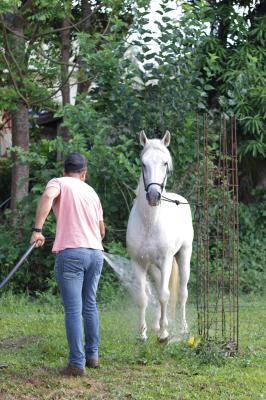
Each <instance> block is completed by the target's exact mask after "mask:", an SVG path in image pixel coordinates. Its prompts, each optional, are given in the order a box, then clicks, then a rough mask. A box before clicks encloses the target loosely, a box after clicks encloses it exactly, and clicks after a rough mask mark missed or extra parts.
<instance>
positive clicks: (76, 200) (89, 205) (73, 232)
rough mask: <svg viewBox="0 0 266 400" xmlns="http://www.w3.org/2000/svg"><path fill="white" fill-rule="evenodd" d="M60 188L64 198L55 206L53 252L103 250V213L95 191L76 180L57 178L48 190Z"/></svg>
mask: <svg viewBox="0 0 266 400" xmlns="http://www.w3.org/2000/svg"><path fill="white" fill-rule="evenodd" d="M49 187H56V188H58V189H59V190H60V195H59V196H58V197H57V198H56V200H55V203H54V204H53V211H54V213H55V216H56V238H55V242H54V246H53V252H58V251H61V250H64V249H66V248H79V247H85V248H92V249H99V250H103V247H102V243H101V234H100V228H99V222H100V221H102V220H103V212H102V207H101V203H100V200H99V197H98V195H97V194H96V192H95V191H94V189H93V188H92V187H90V186H89V185H87V184H86V183H85V182H83V181H81V180H80V179H77V178H74V177H62V178H54V179H52V180H50V181H49V182H48V184H47V187H46V188H49Z"/></svg>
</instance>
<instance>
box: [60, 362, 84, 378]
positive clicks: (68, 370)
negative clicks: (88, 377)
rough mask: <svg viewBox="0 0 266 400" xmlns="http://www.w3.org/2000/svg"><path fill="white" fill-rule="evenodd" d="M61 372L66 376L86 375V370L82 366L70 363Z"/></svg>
mask: <svg viewBox="0 0 266 400" xmlns="http://www.w3.org/2000/svg"><path fill="white" fill-rule="evenodd" d="M59 373H60V375H65V376H82V375H84V373H85V371H84V369H82V368H78V367H73V366H72V365H70V364H68V366H67V367H65V368H62V369H61V370H60V371H59Z"/></svg>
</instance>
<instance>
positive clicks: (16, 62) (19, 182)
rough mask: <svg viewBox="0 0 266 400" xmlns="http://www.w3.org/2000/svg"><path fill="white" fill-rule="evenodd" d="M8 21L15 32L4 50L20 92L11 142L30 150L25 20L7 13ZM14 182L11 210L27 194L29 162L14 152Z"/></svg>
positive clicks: (13, 113)
mask: <svg viewBox="0 0 266 400" xmlns="http://www.w3.org/2000/svg"><path fill="white" fill-rule="evenodd" d="M5 18H6V23H7V25H8V26H9V28H10V29H11V31H12V32H14V33H8V34H6V35H5V53H6V57H7V59H8V60H9V69H10V70H9V74H10V80H11V82H10V83H11V84H12V85H13V86H14V87H15V89H16V92H17V97H18V100H17V103H16V109H15V110H14V111H12V113H11V121H12V145H13V146H18V147H21V149H23V150H25V151H27V150H28V149H29V118H28V105H27V99H26V94H25V91H24V86H23V77H24V76H25V71H26V70H27V68H26V65H25V39H24V20H23V18H22V17H21V16H20V15H11V14H8V15H6V16H5ZM12 157H13V163H14V164H13V166H12V181H11V209H12V210H14V209H15V208H16V205H17V203H18V202H19V201H21V200H22V199H23V198H24V197H25V196H27V194H28V189H29V165H28V164H26V163H21V162H20V161H19V159H18V156H17V154H16V152H15V153H13V156H12Z"/></svg>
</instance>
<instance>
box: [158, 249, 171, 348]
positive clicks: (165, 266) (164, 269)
mask: <svg viewBox="0 0 266 400" xmlns="http://www.w3.org/2000/svg"><path fill="white" fill-rule="evenodd" d="M172 263H173V257H172V256H171V257H167V258H166V259H165V260H164V262H163V263H162V265H161V266H160V270H161V287H160V291H159V301H160V304H161V318H160V331H159V335H158V339H159V341H160V342H163V341H165V340H167V338H168V336H169V333H168V331H167V327H168V320H167V304H168V300H169V296H170V291H169V280H170V275H171V271H172Z"/></svg>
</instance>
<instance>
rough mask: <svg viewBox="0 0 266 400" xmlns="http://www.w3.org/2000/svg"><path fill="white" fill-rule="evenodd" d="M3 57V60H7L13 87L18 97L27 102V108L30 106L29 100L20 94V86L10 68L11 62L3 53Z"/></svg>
mask: <svg viewBox="0 0 266 400" xmlns="http://www.w3.org/2000/svg"><path fill="white" fill-rule="evenodd" d="M2 56H3V59H4V60H5V63H6V66H7V69H8V71H9V74H10V77H11V80H12V83H13V86H14V88H15V90H16V92H17V95H18V96H19V97H20V98H21V99H22V100H23V101H24V102H25V104H27V106H28V104H29V103H28V100H27V99H26V98H25V97H24V96H23V94H22V93H21V92H20V90H19V88H18V86H17V82H16V80H15V78H14V77H13V73H12V70H11V68H10V65H9V62H8V60H7V58H6V56H5V54H4V53H2Z"/></svg>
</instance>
